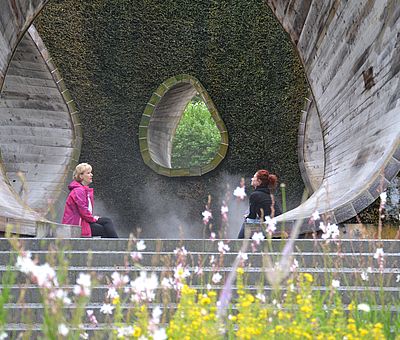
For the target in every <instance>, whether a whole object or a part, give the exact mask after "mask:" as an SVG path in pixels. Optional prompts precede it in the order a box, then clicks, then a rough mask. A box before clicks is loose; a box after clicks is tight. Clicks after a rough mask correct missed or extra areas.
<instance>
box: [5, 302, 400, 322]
mask: <svg viewBox="0 0 400 340" xmlns="http://www.w3.org/2000/svg"><path fill="white" fill-rule="evenodd" d="M102 305H103V304H102V303H89V304H87V305H86V310H93V312H94V314H95V316H96V319H97V321H98V322H100V323H108V322H110V323H111V322H112V319H113V318H112V316H110V315H108V314H103V313H102V312H100V309H101V307H102ZM156 306H158V307H160V308H161V310H162V311H163V313H164V314H165V317H166V318H167V319H168V318H170V317H171V316H173V314H174V312H175V310H176V308H177V304H176V303H172V302H169V303H164V304H160V303H148V304H147V307H148V309H149V311H150V312H151V310H152V309H153V308H155V307H156ZM4 307H5V309H6V310H7V318H8V322H10V323H12V324H18V323H40V322H41V321H42V318H43V313H44V306H43V304H41V303H16V304H13V303H8V304H6V305H5V306H4ZM134 308H135V305H134V304H132V303H122V304H121V310H122V314H123V315H124V319H126V313H127V312H128V311H129V309H131V310H133V309H134ZM295 309H296V307H295ZM346 309H347V308H346V307H345V310H346ZM75 310H76V306H75V305H69V306H66V307H64V316H65V317H66V319H67V320H68V319H72V315H73V313H75ZM236 310H237V308H236V306H232V307H231V311H232V312H233V313H234V312H235V311H236ZM380 310H385V311H387V312H390V313H391V314H392V315H394V316H395V315H396V314H397V313H400V307H399V306H393V305H392V306H383V307H382V306H372V307H371V311H380Z"/></svg>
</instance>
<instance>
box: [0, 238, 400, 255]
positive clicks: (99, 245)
mask: <svg viewBox="0 0 400 340" xmlns="http://www.w3.org/2000/svg"><path fill="white" fill-rule="evenodd" d="M18 240H19V242H20V244H21V245H22V246H23V248H24V249H26V250H31V251H34V250H48V249H49V248H50V247H53V248H54V246H56V247H57V249H65V250H68V249H70V250H72V249H73V250H75V251H87V250H92V251H109V252H110V253H112V252H115V251H130V250H135V243H134V242H132V241H129V240H128V239H117V240H115V239H84V238H78V239H48V238H46V239H37V238H19V239H18ZM143 241H144V242H145V244H146V251H150V252H151V251H153V252H154V251H156V252H159V251H164V252H173V251H174V250H175V249H176V248H180V247H182V246H183V247H185V249H186V250H187V251H190V252H207V253H208V252H218V243H219V242H221V241H222V242H224V243H226V244H228V246H229V248H230V251H231V252H238V251H239V250H240V249H241V247H242V245H243V242H244V241H242V240H237V239H235V240H203V239H199V240H194V239H193V240H170V239H168V240H154V239H144V240H143ZM285 244H286V240H278V239H273V240H270V241H262V242H261V244H260V245H259V246H258V247H257V248H258V249H259V250H260V249H265V250H268V251H276V252H279V251H282V249H283V247H284V245H285ZM250 248H251V247H250V246H249V250H250ZM377 248H383V250H384V252H385V253H398V252H400V241H398V240H369V239H363V240H354V239H350V240H345V239H342V240H339V241H337V242H334V241H330V242H329V243H327V242H326V241H325V240H321V239H317V240H308V239H307V240H305V239H299V240H296V242H295V249H296V250H297V251H301V252H314V251H317V252H324V251H327V252H337V251H340V252H341V253H355V254H356V253H359V252H362V253H374V252H375V251H376V249H377ZM0 250H3V251H4V250H12V246H11V245H10V242H9V240H8V239H6V238H0Z"/></svg>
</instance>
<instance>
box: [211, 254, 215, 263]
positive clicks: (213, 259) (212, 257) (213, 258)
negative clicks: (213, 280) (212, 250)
mask: <svg viewBox="0 0 400 340" xmlns="http://www.w3.org/2000/svg"><path fill="white" fill-rule="evenodd" d="M214 262H215V256H214V255H211V256H210V264H213V263H214Z"/></svg>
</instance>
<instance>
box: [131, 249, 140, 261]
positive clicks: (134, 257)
mask: <svg viewBox="0 0 400 340" xmlns="http://www.w3.org/2000/svg"><path fill="white" fill-rule="evenodd" d="M131 258H132V260H133V261H135V262H139V261H140V260H141V259H143V255H142V253H139V252H138V251H133V252H132V253H131Z"/></svg>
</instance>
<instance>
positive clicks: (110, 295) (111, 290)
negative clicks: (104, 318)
mask: <svg viewBox="0 0 400 340" xmlns="http://www.w3.org/2000/svg"><path fill="white" fill-rule="evenodd" d="M118 297H119V294H118V292H117V290H116V289H115V288H114V287H111V288H109V289H108V292H107V298H109V299H115V298H118Z"/></svg>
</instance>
